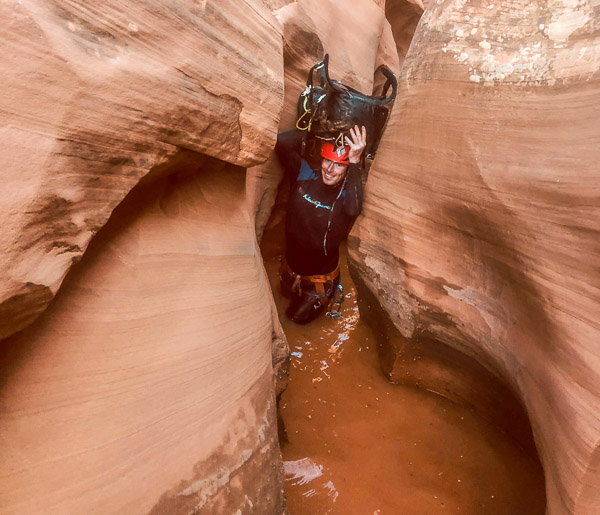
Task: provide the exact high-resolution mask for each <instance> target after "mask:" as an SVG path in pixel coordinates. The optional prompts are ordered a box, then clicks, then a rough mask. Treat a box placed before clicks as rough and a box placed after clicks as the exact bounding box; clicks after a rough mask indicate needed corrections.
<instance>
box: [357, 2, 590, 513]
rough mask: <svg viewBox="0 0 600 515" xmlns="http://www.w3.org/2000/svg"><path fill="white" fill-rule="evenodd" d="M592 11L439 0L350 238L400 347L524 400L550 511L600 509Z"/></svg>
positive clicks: (407, 70) (585, 6)
mask: <svg viewBox="0 0 600 515" xmlns="http://www.w3.org/2000/svg"><path fill="white" fill-rule="evenodd" d="M599 14H600V13H599V12H598V6H595V5H593V4H591V3H588V2H583V3H577V4H575V3H571V2H551V3H543V4H538V3H529V2H520V3H519V2H518V3H516V4H515V3H513V4H511V5H510V6H509V5H507V4H505V3H502V2H500V3H498V2H468V3H467V2H464V1H462V0H461V1H446V2H437V3H432V4H431V5H430V6H429V8H428V9H427V10H426V11H425V13H424V15H423V19H422V20H421V22H420V24H419V26H418V28H417V31H416V33H415V38H414V41H413V43H412V45H411V48H410V51H409V52H408V54H407V56H406V60H405V61H404V67H403V70H402V77H401V82H402V88H401V91H400V92H399V94H398V99H397V101H396V106H395V108H394V112H393V113H392V119H391V120H390V124H389V125H388V130H387V133H386V135H385V137H384V140H383V141H382V143H381V146H380V148H379V153H378V156H377V158H376V160H375V163H374V165H373V167H372V168H371V171H370V175H369V180H368V183H367V189H366V195H365V207H364V211H363V216H362V217H361V218H359V220H358V222H357V224H356V226H355V228H354V230H353V233H352V234H351V237H350V240H349V248H350V257H351V260H352V262H353V265H354V267H355V269H356V270H357V272H358V273H359V274H360V275H361V277H362V279H363V281H364V282H365V284H366V286H367V287H368V288H369V290H371V292H372V293H374V294H375V295H376V296H377V297H378V299H379V301H380V302H381V304H382V306H383V307H384V308H385V309H386V311H387V312H388V313H389V315H390V318H391V319H392V321H393V323H394V325H395V326H396V328H397V329H398V330H399V332H400V334H401V335H402V337H403V338H404V339H405V340H406V341H408V342H414V343H416V344H419V345H423V344H424V343H423V342H431V341H432V340H433V341H435V342H442V343H445V344H448V345H450V346H452V347H453V348H455V349H458V350H460V351H462V352H464V353H466V354H467V355H468V356H471V357H473V358H475V359H476V360H477V361H478V362H479V363H481V364H483V365H484V366H485V367H486V368H487V369H488V370H490V371H491V372H493V373H495V374H496V375H497V376H498V377H500V378H502V379H503V380H504V381H506V382H507V383H508V384H509V385H510V386H511V388H512V389H513V390H514V391H515V392H517V395H518V396H519V397H520V399H521V400H522V402H523V403H524V405H525V407H526V409H527V412H528V414H529V417H530V420H531V423H532V427H533V431H534V435H535V439H536V444H537V447H538V450H539V453H540V457H541V459H542V462H543V465H544V471H545V475H546V484H547V498H548V513H550V514H552V515H555V514H556V515H563V514H566V513H577V514H590V515H591V514H592V513H597V512H599V511H600V497H599V496H598V488H597V485H598V484H600V475H599V472H598V471H599V470H600V466H599V463H600V462H599V461H598V448H599V446H600V420H599V418H598V413H600V402H599V399H600V387H599V385H600V359H598V356H597V354H598V353H597V352H596V348H595V347H596V343H595V342H597V341H598V339H599V337H600V329H599V327H598V324H597V320H598V312H599V311H600V283H599V282H598V277H599V276H598V273H597V270H598V256H599V255H600V246H599V243H598V242H599V241H600V239H599V236H600V234H599V227H600V209H599V206H600V196H599V192H598V187H597V184H598V180H599V177H598V172H597V170H598V165H597V162H598V159H599V158H600V154H599V152H598V148H600V147H599V146H598V145H597V142H598V141H600V125H599V124H598V119H599V115H600V109H599V106H600V94H599V91H600V89H599V87H598V85H599V82H598V80H599V79H600V75H599V70H600V33H599V25H598V19H600V18H599V16H598V15H599ZM398 359H402V354H401V352H400V354H398Z"/></svg>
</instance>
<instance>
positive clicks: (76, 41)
mask: <svg viewBox="0 0 600 515" xmlns="http://www.w3.org/2000/svg"><path fill="white" fill-rule="evenodd" d="M0 16H1V17H2V20H3V25H4V27H3V28H4V31H3V34H4V37H3V38H2V42H1V43H0V50H1V51H2V55H3V56H4V58H3V59H2V63H1V64H0V70H1V72H2V79H3V80H2V86H1V89H2V100H1V102H2V103H1V104H0V112H1V115H2V116H1V122H0V123H1V124H2V128H1V133H2V139H1V142H0V154H1V155H2V158H3V168H2V172H1V174H2V182H3V185H4V194H3V195H2V199H1V200H0V217H1V219H2V222H3V230H2V232H1V233H0V248H2V250H3V251H2V257H1V259H0V278H1V279H0V281H1V283H0V338H4V337H6V336H8V335H10V334H12V333H14V332H15V331H17V330H19V329H21V328H23V327H25V326H26V325H27V324H29V323H30V322H31V321H32V320H33V319H35V317H36V316H37V315H38V314H39V313H40V312H41V311H43V310H44V309H45V308H46V306H47V305H48V303H49V302H50V301H51V299H52V298H53V296H54V295H55V294H56V292H57V290H58V288H59V287H60V284H61V282H62V280H63V278H64V276H65V274H66V272H67V271H68V269H69V267H70V266H71V264H72V263H73V262H74V261H76V260H77V259H79V258H80V257H81V255H82V253H83V252H84V251H85V248H86V247H87V245H88V243H89V241H90V239H91V238H92V236H93V235H94V234H95V233H96V232H97V231H98V230H99V229H100V227H102V226H103V225H104V223H105V222H106V220H107V219H108V217H109V216H110V213H111V212H112V210H113V209H114V208H115V206H116V205H117V204H118V203H119V202H121V200H122V199H123V198H124V197H125V195H126V194H127V193H128V192H129V191H130V190H131V188H132V187H133V186H134V185H135V184H136V183H137V182H138V181H139V180H140V178H141V177H143V176H145V175H146V174H147V173H148V172H149V171H150V170H151V169H152V168H153V167H155V166H157V165H160V164H161V163H165V162H166V161H168V160H169V159H170V158H171V157H172V156H173V155H174V154H175V153H176V152H177V150H178V149H180V148H185V149H190V150H194V151H197V152H201V153H203V154H206V155H209V156H212V157H216V158H219V159H222V160H225V161H228V162H231V163H234V164H238V165H242V166H249V165H252V164H256V163H257V162H260V161H264V160H265V159H266V157H267V156H268V154H269V152H270V150H271V149H272V147H273V144H274V141H275V135H276V131H277V126H278V122H279V113H280V110H281V102H282V86H283V82H282V68H281V66H282V60H281V28H280V26H279V24H278V23H277V21H276V19H275V18H274V17H273V16H272V14H271V13H270V11H269V9H268V8H267V7H266V6H265V5H264V4H263V3H262V2H260V1H251V0H248V1H241V2H240V1H233V0H231V1H227V0H225V1H223V0H219V1H215V0H204V1H202V2H195V1H191V0H185V1H183V2H176V3H173V2H152V3H148V2H140V1H133V2H132V1H129V2H123V1H120V0H109V1H106V2H102V3H101V4H98V5H96V4H94V3H89V2H82V1H77V2H66V1H62V0H52V1H48V0H22V1H19V2H3V3H2V5H0Z"/></svg>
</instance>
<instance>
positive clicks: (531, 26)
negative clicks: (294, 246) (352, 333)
mask: <svg viewBox="0 0 600 515" xmlns="http://www.w3.org/2000/svg"><path fill="white" fill-rule="evenodd" d="M88 4H89V3H86V2H66V1H61V0H52V1H41V0H21V1H20V2H11V3H6V2H5V3H3V4H2V5H1V6H0V13H1V14H2V19H3V21H4V23H5V31H4V34H5V37H4V38H3V40H2V43H0V46H1V47H2V50H3V55H4V56H5V59H4V60H3V62H2V64H0V67H2V71H3V78H4V81H3V84H2V86H1V88H2V91H3V95H2V104H1V107H0V110H1V111H2V122H1V124H2V125H1V129H0V130H1V133H2V135H3V138H2V141H0V155H2V157H3V162H4V168H3V171H2V172H0V173H1V174H2V178H3V180H4V184H5V188H4V194H3V195H2V196H0V216H1V217H2V221H3V230H2V232H1V233H0V243H2V247H1V248H2V256H1V258H0V271H1V272H2V273H1V274H0V281H1V283H0V284H1V286H0V338H4V340H3V341H2V345H1V346H0V369H1V377H2V381H1V382H2V389H1V390H0V399H1V400H0V406H1V407H2V409H1V410H0V440H1V442H2V446H1V448H2V451H0V453H1V454H0V464H1V465H0V470H1V471H2V473H1V474H0V491H2V494H1V495H2V502H0V513H11V514H15V513H16V514H21V513H22V514H29V513H42V512H43V513H60V514H70V513H102V514H105V513H115V514H116V513H154V514H164V513H182V514H183V513H196V512H197V513H229V512H231V513H244V514H246V513H259V514H267V513H277V514H279V513H282V512H283V511H284V510H285V508H284V500H283V495H282V492H281V471H280V466H279V457H278V450H277V448H276V437H275V427H274V426H275V424H274V396H275V391H274V389H273V377H272V375H273V370H272V365H271V359H273V361H274V362H275V363H276V368H277V370H276V371H275V372H276V375H277V376H278V377H277V383H276V389H277V391H280V390H281V388H283V385H284V383H285V364H286V356H287V351H286V348H285V342H284V340H283V335H282V333H281V328H280V326H279V324H278V321H277V320H276V317H275V315H274V312H273V303H272V298H271V295H270V292H269V290H268V286H267V282H266V280H265V277H264V270H263V268H262V263H261V258H260V255H259V253H258V252H257V246H256V238H255V230H256V233H258V234H259V235H260V234H261V232H262V229H263V228H264V225H265V224H266V222H267V219H268V217H269V214H270V212H271V209H272V206H273V204H274V202H275V196H276V194H277V187H278V184H279V182H280V180H281V172H280V170H279V167H278V165H277V163H276V161H275V160H274V158H273V157H272V155H271V151H272V148H273V145H274V142H275V135H276V133H277V131H278V130H285V129H289V128H291V127H293V124H294V121H295V108H296V106H295V104H296V99H297V96H298V94H299V93H300V91H301V90H302V89H303V88H304V83H305V80H306V71H307V70H308V69H309V68H310V66H312V65H313V64H314V63H315V62H316V61H318V60H320V59H321V58H322V56H323V53H325V52H329V53H330V54H331V55H332V59H331V71H332V75H333V76H334V77H336V78H338V79H340V80H342V81H344V82H346V83H348V84H350V85H352V86H354V87H357V88H358V89H360V90H362V91H365V92H368V91H370V90H371V89H372V87H373V83H374V80H373V71H374V70H375V68H376V67H377V66H378V65H379V64H381V63H385V64H387V65H388V66H389V67H390V68H392V69H393V70H394V71H398V70H399V65H400V62H401V61H404V67H403V71H402V74H401V77H400V79H401V80H400V82H401V86H402V87H401V90H400V92H399V96H398V100H397V102H396V106H395V108H394V112H393V115H392V119H391V121H390V124H389V128H388V131H387V133H386V135H385V138H384V140H383V142H382V144H381V146H380V149H379V153H378V156H377V158H376V161H375V164H374V166H373V167H372V169H371V172H370V175H369V179H368V182H367V188H366V195H365V210H364V215H363V216H362V217H361V218H360V220H359V223H358V224H357V227H356V228H355V230H354V232H353V234H352V236H351V239H350V242H349V247H350V257H351V260H352V262H353V266H354V268H355V270H357V271H358V273H359V274H360V277H361V281H363V282H364V284H365V285H366V286H367V287H368V288H369V289H370V290H371V292H373V293H374V294H375V295H376V296H377V297H378V298H379V300H380V303H381V306H382V308H383V309H385V310H386V311H387V312H388V314H389V316H390V318H391V320H392V321H393V323H394V325H395V327H396V328H397V329H398V331H399V332H400V334H401V335H402V336H403V339H404V340H403V341H405V342H408V343H410V344H412V345H414V346H415V348H416V349H417V351H414V350H413V351H406V350H405V352H406V353H407V354H409V353H410V352H412V353H413V354H414V353H416V354H418V352H419V351H418V349H419V346H421V347H422V346H423V345H424V344H425V342H427V345H429V346H440V345H442V344H443V345H449V346H451V347H453V348H454V349H457V350H459V351H461V352H463V353H465V354H467V355H468V356H471V357H472V358H474V359H476V360H477V361H478V362H479V363H481V364H482V365H483V366H484V367H486V368H487V370H488V371H490V372H491V373H492V374H494V375H495V376H497V377H498V378H499V379H500V380H502V381H505V382H507V383H508V384H509V385H510V386H511V388H512V389H513V390H514V391H515V392H516V394H517V395H518V396H519V397H520V398H521V399H522V401H523V403H524V405H525V407H526V409H527V411H528V413H529V416H530V419H531V422H532V425H533V429H534V433H535V437H536V443H537V445H538V448H539V450H540V454H541V457H542V460H543V464H544V469H545V473H546V481H547V493H548V512H549V514H551V515H563V514H566V513H571V514H581V515H589V514H592V513H594V514H595V513H597V512H598V511H599V510H600V499H599V495H598V491H599V489H598V488H597V486H598V485H599V484H600V478H599V477H598V475H599V472H598V470H599V469H600V458H599V457H598V456H599V454H598V452H599V451H598V442H599V436H600V421H599V420H598V413H600V410H599V408H600V406H599V401H598V399H599V398H600V391H599V387H598V384H600V383H599V381H598V379H599V377H598V376H599V371H600V362H599V359H598V352H597V345H596V342H597V341H598V336H599V333H600V330H599V327H598V311H599V309H598V308H599V305H600V299H599V291H598V290H599V287H600V285H599V283H598V270H599V268H598V255H599V254H600V252H599V250H600V249H599V248H598V241H599V240H598V227H600V224H599V222H600V215H599V212H598V206H599V205H600V202H599V200H600V198H599V197H600V195H599V191H598V183H599V181H598V172H597V170H598V167H597V164H596V162H597V160H598V158H599V156H598V155H597V154H598V150H597V149H598V148H600V146H599V145H598V143H600V134H599V128H598V123H597V120H598V115H599V114H600V113H599V112H598V105H599V98H598V78H599V76H598V63H599V62H600V57H599V55H598V47H599V42H598V19H599V16H598V14H599V13H598V9H599V8H598V6H597V4H596V3H593V2H591V1H589V0H586V1H583V2H579V3H575V2H568V1H566V0H562V1H558V0H556V1H553V2H547V3H533V4H530V3H526V2H521V3H519V2H516V3H511V4H510V5H502V4H498V3H495V2H492V1H479V0H474V1H469V2H467V1H465V0H446V1H441V2H437V3H432V4H431V5H428V4H427V3H426V2H425V3H420V2H419V1H418V0H415V2H414V3H412V2H403V1H400V0H388V1H387V2H385V5H384V2H383V1H377V2H374V1H371V0H360V1H356V0H355V1H353V2H352V3H351V5H352V7H351V9H349V10H348V13H345V12H344V13H343V14H344V16H341V15H340V6H339V2H336V1H333V0H331V1H317V0H298V1H297V2H290V1H287V0H268V1H264V2H263V1H258V0H256V1H253V0H246V1H242V2H233V1H219V2H217V1H214V0H213V1H211V0H204V1H202V2H195V1H194V2H192V1H184V2H178V3H176V4H175V3H170V2H152V3H148V2H137V1H134V2H121V1H117V0H111V1H109V2H104V3H103V4H102V6H92V5H88ZM422 7H426V11H425V15H424V17H423V19H422V21H421V23H420V25H419V26H418V28H417V31H416V33H415V38H414V40H412V38H411V36H412V31H413V30H414V29H415V27H416V22H417V19H418V17H419V15H420V9H421V8H422ZM386 15H387V17H388V19H389V22H388V21H387V20H386ZM390 22H391V23H390ZM282 36H283V39H282ZM394 37H395V40H394ZM357 42H360V45H358V44H357ZM409 45H410V49H409ZM267 159H268V160H267ZM265 160H267V161H266V162H265ZM263 162H265V163H264V164H261V163H263ZM255 165H258V166H255ZM246 167H250V168H249V169H248V170H247V171H246V172H245V171H244V170H243V168H246ZM140 182H141V184H140ZM111 215H112V216H111ZM102 228H103V229H102ZM101 229H102V230H101ZM92 238H93V240H92ZM90 241H91V242H92V243H91V244H90ZM88 245H90V247H89V249H88ZM84 252H85V255H84ZM82 256H83V257H82ZM74 264H75V266H73V265H74ZM71 267H73V270H72V271H71V272H70V273H69V275H68V276H67V278H66V280H65V276H66V275H67V273H68V272H69V270H70V269H71ZM63 280H64V281H65V283H64V286H63ZM56 295H57V298H56V299H55V300H54V302H52V301H53V299H54V297H55V296H56ZM48 306H50V308H49V309H47V308H48ZM46 309H47V311H45V310H46ZM44 311H45V312H44ZM40 315H41V317H40ZM37 317H40V318H39V319H37V320H36V318H37ZM28 326H29V327H28ZM272 342H274V343H275V344H274V345H273V346H272ZM400 349H401V350H400V353H399V355H398V361H399V362H400V361H401V360H402V346H400ZM271 353H273V357H271Z"/></svg>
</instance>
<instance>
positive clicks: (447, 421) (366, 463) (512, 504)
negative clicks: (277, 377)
mask: <svg viewBox="0 0 600 515" xmlns="http://www.w3.org/2000/svg"><path fill="white" fill-rule="evenodd" d="M281 239H282V228H281V226H279V227H277V228H275V229H272V230H269V231H266V232H265V235H264V237H263V242H262V244H261V248H262V251H263V257H264V260H265V267H266V269H267V273H268V275H269V279H270V281H271V285H272V288H273V292H274V295H275V300H276V303H277V308H278V311H279V314H280V320H281V322H282V325H283V328H284V330H285V333H286V335H287V338H288V343H289V346H290V350H291V352H292V356H291V360H292V361H291V372H290V382H289V386H288V388H287V390H286V391H285V392H284V393H283V395H282V396H281V400H280V405H279V409H280V414H281V418H282V420H283V423H284V427H285V434H286V436H287V441H285V440H286V438H283V440H284V441H282V444H281V452H282V456H283V460H284V471H285V483H286V494H287V498H288V505H289V511H290V515H325V514H327V515H438V514H446V513H452V514H457V513H458V514H466V515H543V513H544V510H545V497H544V478H543V473H542V469H541V466H540V463H539V461H537V460H536V459H535V458H534V457H532V456H530V455H527V454H526V453H524V452H523V451H522V450H521V449H520V447H519V446H518V445H517V443H516V442H515V441H514V440H513V439H511V438H510V437H509V436H508V435H506V434H505V433H503V432H502V431H501V430H499V429H498V428H496V427H493V426H492V425H491V424H489V423H488V422H486V421H484V420H483V419H482V418H480V417H478V416H477V414H476V413H474V412H472V411H470V410H468V409H467V408H464V407H461V406H459V405H457V404H455V403H453V402H451V401H449V400H448V399H446V398H444V397H441V396H439V395H435V394H433V393H431V392H429V391H426V390H421V389H418V388H414V387H407V386H400V385H394V384H391V383H389V382H388V381H387V380H386V378H385V376H384V375H383V374H382V373H381V372H380V367H379V363H378V355H377V345H378V344H377V341H376V336H375V335H374V333H373V331H372V329H371V328H370V327H369V326H368V325H367V324H366V323H364V322H363V321H361V318H360V312H359V311H358V304H357V300H356V291H355V289H354V286H353V284H352V282H351V279H350V275H349V273H348V270H347V266H346V263H345V260H344V262H343V263H342V274H343V275H342V284H343V286H344V291H345V294H346V299H345V302H344V305H343V309H342V314H343V316H342V318H339V319H331V318H326V317H322V318H319V319H317V320H316V321H314V322H313V323H311V324H309V325H306V326H299V325H296V324H294V323H293V322H291V321H290V320H288V319H287V318H286V316H285V314H284V311H285V307H286V302H287V299H285V298H283V297H282V296H281V295H280V293H279V286H278V279H277V270H278V266H279V262H280V259H281Z"/></svg>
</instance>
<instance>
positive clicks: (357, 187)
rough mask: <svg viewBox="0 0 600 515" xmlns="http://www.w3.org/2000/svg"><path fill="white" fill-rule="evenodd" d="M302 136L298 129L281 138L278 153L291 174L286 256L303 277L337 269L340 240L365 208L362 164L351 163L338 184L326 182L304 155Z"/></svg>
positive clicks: (286, 227)
mask: <svg viewBox="0 0 600 515" xmlns="http://www.w3.org/2000/svg"><path fill="white" fill-rule="evenodd" d="M301 142H302V134H301V133H300V131H297V130H292V131H288V132H283V133H281V134H279V135H278V137H277V145H276V147H275V151H276V152H277V156H278V157H279V160H280V161H281V163H282V165H283V167H284V168H285V170H286V173H287V174H288V176H289V177H290V183H291V187H290V197H289V200H288V206H287V217H286V224H285V235H286V248H285V257H286V260H287V262H288V264H289V266H290V268H291V269H292V270H293V271H294V272H296V273H297V274H300V275H321V274H327V273H329V272H332V271H333V270H335V268H336V267H337V265H338V261H339V247H340V243H341V242H342V240H343V239H344V238H346V236H347V235H348V233H349V232H350V229H351V228H352V225H353V224H354V221H355V220H356V217H357V216H358V215H359V213H360V211H361V209H362V182H361V166H360V164H355V163H351V164H350V165H349V166H348V173H347V175H346V178H345V180H342V181H341V182H340V183H339V184H336V185H334V186H328V185H326V184H325V183H324V182H323V179H322V175H321V170H320V169H317V170H314V169H313V168H311V166H310V165H309V164H308V162H307V161H306V160H305V159H303V158H302V156H301V154H300V148H301Z"/></svg>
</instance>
